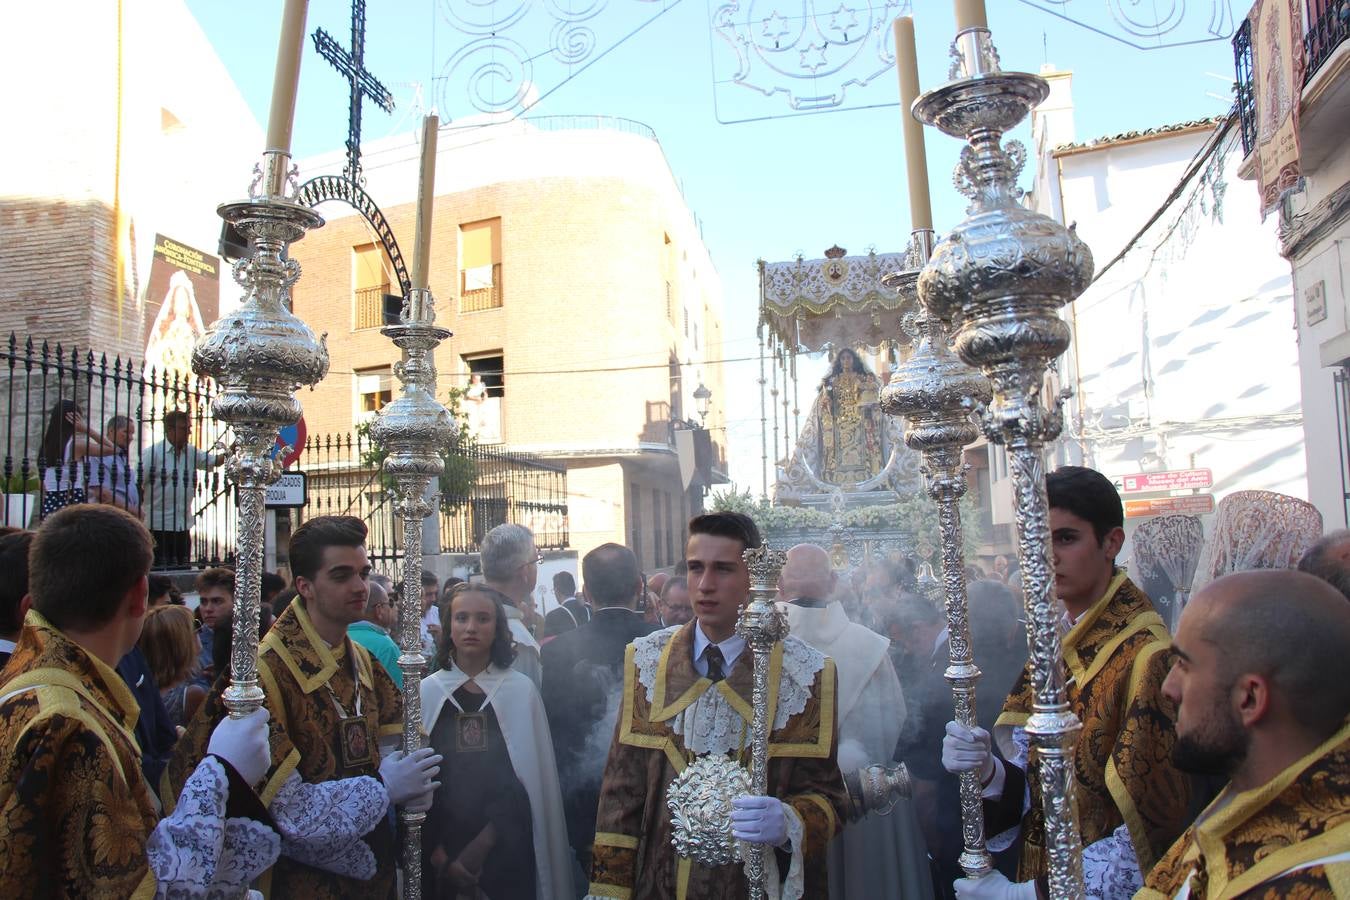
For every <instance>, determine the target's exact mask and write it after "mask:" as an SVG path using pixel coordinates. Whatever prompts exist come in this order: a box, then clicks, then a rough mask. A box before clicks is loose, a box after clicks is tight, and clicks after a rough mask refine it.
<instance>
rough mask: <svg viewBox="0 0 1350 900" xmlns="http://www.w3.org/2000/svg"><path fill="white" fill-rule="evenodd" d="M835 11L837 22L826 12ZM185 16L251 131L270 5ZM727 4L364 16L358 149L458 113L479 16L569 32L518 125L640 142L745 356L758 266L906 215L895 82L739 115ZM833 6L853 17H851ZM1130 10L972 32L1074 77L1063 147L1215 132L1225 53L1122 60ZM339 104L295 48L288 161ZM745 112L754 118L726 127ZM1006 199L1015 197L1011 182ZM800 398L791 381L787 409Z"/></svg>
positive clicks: (935, 22)
mask: <svg viewBox="0 0 1350 900" xmlns="http://www.w3.org/2000/svg"><path fill="white" fill-rule="evenodd" d="M1233 2H1235V3H1236V4H1237V7H1236V9H1235V10H1234V7H1233V6H1232V4H1231V3H1230V2H1229V0H1210V2H1209V3H1201V2H1195V3H1192V4H1185V3H1184V2H1182V0H1154V2H1152V3H1144V4H1142V8H1144V9H1148V8H1150V7H1151V8H1152V9H1153V10H1155V11H1156V10H1157V9H1158V8H1159V7H1160V6H1161V7H1165V8H1167V9H1171V10H1186V12H1185V13H1178V15H1181V16H1184V17H1185V21H1183V22H1182V23H1181V27H1180V28H1179V29H1178V32H1177V33H1178V34H1184V36H1187V37H1194V36H1198V37H1203V36H1204V35H1203V30H1204V29H1203V25H1204V24H1205V22H1207V21H1208V16H1209V15H1210V14H1213V13H1216V12H1222V11H1228V12H1230V13H1231V12H1233V11H1235V12H1236V13H1237V14H1238V15H1244V14H1245V13H1246V2H1245V0H1233ZM836 3H838V7H842V9H837V10H836ZM187 5H188V8H189V9H190V10H191V11H192V13H193V15H194V16H195V17H196V18H197V20H198V22H199V23H200V25H201V27H202V29H203V31H204V32H205V34H206V35H207V37H208V39H209V40H210V41H211V43H212V45H213V46H214V47H215V49H216V51H217V53H218V55H219V56H220V58H221V60H222V61H223V63H224V64H225V66H226V68H227V70H228V71H229V72H230V74H231V76H232V77H233V78H234V80H235V82H236V84H237V85H238V88H239V90H240V92H241V93H242V95H243V96H244V99H245V100H246V102H247V103H248V105H249V107H250V108H251V109H252V110H253V113H254V115H255V117H256V118H257V119H258V121H259V123H260V124H261V123H265V122H266V119H267V112H268V104H269V99H270V94H271V83H272V71H273V62H274V59H275V48H276V40H277V33H278V31H279V29H280V19H281V5H282V4H281V2H280V0H234V2H226V0H187ZM736 5H737V4H735V3H726V2H721V3H719V2H718V0H372V2H370V3H369V6H368V12H367V25H366V57H365V63H366V66H367V68H368V69H370V70H371V71H372V72H373V73H374V74H375V75H376V76H377V77H378V78H379V79H380V80H381V81H382V82H383V83H384V84H385V86H386V87H388V88H389V89H390V90H391V92H392V93H393V95H394V99H395V104H396V107H395V111H394V113H393V114H392V115H390V114H386V113H385V112H383V111H381V110H379V109H377V108H376V107H374V105H372V104H369V103H367V104H366V105H365V108H364V113H363V117H364V130H363V135H364V137H365V139H366V140H372V139H378V138H382V137H386V136H388V135H390V134H393V133H397V132H408V131H412V130H413V129H414V128H415V127H417V123H418V121H419V119H420V116H421V115H422V114H423V113H424V112H426V111H428V110H429V109H430V108H432V107H435V108H436V111H437V112H438V113H439V114H440V115H441V118H442V121H445V120H446V119H450V120H451V121H454V120H455V119H458V118H463V117H466V116H468V115H470V114H471V113H473V112H475V110H473V109H472V108H471V107H470V106H469V105H468V104H467V102H465V100H464V99H463V98H464V96H465V94H464V88H465V87H466V86H467V85H469V83H470V81H469V76H470V75H471V74H472V73H473V72H475V71H476V68H475V67H476V65H477V63H478V62H480V61H482V60H481V59H478V58H474V52H475V50H476V49H477V48H478V47H479V46H481V44H482V43H483V42H485V41H486V40H487V38H488V36H489V35H488V33H487V32H488V28H487V27H486V26H484V27H481V28H480V27H476V26H477V25H479V24H482V23H484V22H486V21H487V19H488V18H495V19H497V20H499V23H500V24H499V26H497V27H495V28H494V29H493V30H495V31H498V32H500V34H502V35H504V36H509V37H510V38H511V39H512V40H514V41H517V42H518V43H519V44H520V45H521V47H522V49H524V48H526V47H535V46H538V45H540V44H542V43H543V42H544V41H545V40H546V39H547V32H548V30H549V28H550V27H554V28H557V27H564V26H565V25H566V23H572V24H573V25H574V26H576V27H577V32H576V34H575V35H574V37H573V39H572V40H570V41H569V42H565V46H567V47H569V48H571V49H572V50H573V51H575V52H576V53H577V55H578V56H579V57H584V59H585V60H586V61H587V62H589V65H586V66H585V67H584V68H582V67H581V66H579V65H574V66H571V67H570V68H569V67H568V66H565V65H562V64H558V63H556V62H555V63H552V64H550V60H549V59H547V58H541V60H540V61H539V64H538V65H537V67H536V68H535V77H536V81H537V82H538V84H537V85H536V91H537V94H536V95H542V99H540V100H538V102H537V103H536V104H535V105H534V106H533V107H532V108H531V109H530V110H529V112H528V113H527V115H530V116H538V115H572V114H582V115H608V116H616V117H621V118H629V119H634V120H636V121H639V122H642V123H645V124H646V125H648V126H650V127H651V128H652V129H654V130H655V132H656V135H657V138H658V140H659V141H660V142H661V145H662V147H663V149H664V151H665V154H666V157H667V159H668V161H669V163H670V165H671V168H672V170H673V172H674V174H675V177H676V178H677V180H678V181H679V182H680V184H681V187H682V190H683V192H684V196H685V198H686V201H687V202H688V203H689V205H690V207H691V209H692V211H693V212H694V214H695V216H696V217H697V220H698V221H699V223H700V224H701V228H702V233H703V239H704V242H705V243H706V244H707V246H708V248H709V250H710V252H711V254H712V258H713V261H714V264H715V265H716V267H717V269H718V272H719V274H720V276H721V279H722V283H723V296H724V320H725V321H724V328H723V334H724V335H725V345H724V346H723V348H722V356H723V357H725V358H727V359H731V360H734V359H738V358H742V357H751V356H754V355H755V354H756V352H757V342H756V338H755V325H756V320H757V303H758V283H757V282H758V277H757V270H756V260H757V259H761V258H763V259H766V260H769V261H776V260H788V259H792V258H793V257H795V256H796V255H797V254H799V253H800V254H803V255H805V256H806V257H808V258H812V257H819V256H821V255H823V251H824V250H825V249H826V248H827V247H830V246H832V245H836V244H837V245H839V246H841V247H844V248H846V249H847V250H848V252H849V253H850V254H861V253H865V252H867V250H868V249H870V248H875V249H876V250H877V251H878V252H894V251H899V250H902V249H903V247H904V245H905V244H906V242H907V241H908V237H909V222H908V216H909V211H908V194H907V190H906V187H905V176H904V155H903V151H902V147H901V137H900V110H899V105H898V103H897V95H898V88H897V86H896V79H895V77H894V75H893V74H891V73H889V72H887V73H885V74H883V75H880V76H878V77H876V78H875V79H874V80H873V81H872V82H871V83H870V84H869V85H868V87H867V89H866V90H865V91H857V92H855V93H854V94H853V97H854V98H856V99H855V100H854V101H853V102H856V103H858V104H860V105H867V106H871V107H872V108H859V109H850V110H844V111H836V112H828V113H816V114H791V112H790V110H788V109H787V107H786V105H785V104H782V103H777V104H776V105H775V103H774V102H768V101H759V100H754V98H752V102H749V103H748V105H747V104H746V103H743V102H742V101H743V99H744V96H745V95H746V93H747V92H746V90H745V89H744V88H743V87H741V86H740V85H734V84H728V83H727V73H728V72H729V71H730V69H729V64H728V60H729V59H730V57H729V55H728V49H727V48H728V45H727V44H726V43H725V42H723V40H722V39H721V37H719V36H717V35H715V34H714V33H713V25H712V23H713V21H714V15H715V13H716V12H717V10H718V9H719V8H722V7H731V6H736ZM741 5H743V6H746V7H750V8H751V9H752V10H753V15H754V16H756V17H759V16H768V15H770V14H772V13H773V12H775V11H777V10H781V11H782V13H783V14H784V15H785V16H786V17H787V18H788V19H789V20H791V19H793V18H794V17H799V16H800V14H801V10H803V9H808V8H811V7H812V6H814V7H817V8H818V9H817V11H818V12H822V13H825V17H824V20H825V21H828V22H831V23H835V24H839V25H841V27H842V26H847V25H848V23H849V22H851V21H853V20H856V19H857V18H858V17H859V16H861V18H862V19H863V20H865V19H866V17H867V13H868V7H869V4H867V3H864V2H861V0H846V2H841V0H830V2H828V3H818V4H811V3H809V2H802V3H795V4H794V3H788V2H782V0H779V2H776V3H775V2H772V0H771V2H754V3H747V4H741ZM850 5H851V6H852V7H856V8H857V9H855V10H853V11H850V10H849V6H850ZM896 5H897V0H889V2H888V0H880V2H875V3H871V4H870V6H871V7H874V8H876V10H877V14H878V15H883V14H885V15H886V17H887V18H889V14H890V13H893V11H894V7H896ZM913 6H914V16H915V29H916V32H917V35H918V44H919V75H920V81H921V83H922V84H923V85H924V86H925V87H932V86H935V85H937V84H939V83H941V82H942V81H944V80H945V79H946V72H947V49H948V44H949V42H950V39H951V36H952V34H953V33H954V31H955V28H954V23H953V18H952V7H951V4H950V3H949V2H947V0H914V2H913ZM1188 6H1189V7H1190V9H1189V10H1187V7H1188ZM888 7H889V8H888ZM1046 8H1049V10H1052V11H1047V9H1046ZM1140 9H1141V5H1140V3H1139V2H1138V0H988V13H989V24H990V28H991V30H992V31H993V35H994V41H995V43H996V45H997V47H998V50H999V53H1000V57H1001V60H1002V65H1003V68H1004V69H1005V70H1018V71H1030V72H1036V71H1038V70H1039V69H1040V68H1041V66H1042V65H1043V64H1045V63H1051V64H1053V65H1054V66H1056V67H1057V68H1058V69H1059V70H1061V71H1063V70H1071V71H1073V73H1074V82H1073V94H1074V103H1075V126H1076V138H1077V139H1078V140H1089V139H1091V138H1094V137H1100V136H1103V135H1109V134H1115V133H1118V132H1122V131H1130V130H1135V129H1144V128H1151V127H1155V126H1159V125H1166V124H1172V123H1175V122H1181V121H1186V120H1191V119H1198V118H1204V117H1209V116H1215V115H1221V114H1223V113H1225V112H1226V111H1227V109H1228V107H1229V105H1230V103H1231V101H1230V99H1229V97H1230V94H1231V84H1232V79H1233V57H1232V48H1231V45H1230V44H1229V42H1228V41H1227V40H1215V41H1208V42H1202V43H1193V44H1189V45H1187V46H1180V47H1172V48H1164V49H1149V50H1141V49H1137V48H1135V47H1131V46H1127V45H1126V44H1125V43H1123V42H1122V41H1120V40H1116V39H1112V37H1110V36H1107V35H1109V34H1115V35H1117V36H1122V37H1131V35H1130V31H1131V30H1133V29H1134V28H1135V26H1136V25H1137V23H1135V22H1132V21H1131V20H1130V19H1129V18H1128V17H1126V16H1127V14H1128V15H1133V16H1137V15H1138V14H1139V11H1140ZM826 10H836V14H835V15H833V16H831V15H830V14H829V13H828V12H826ZM1054 11H1058V13H1059V14H1058V15H1057V14H1055V12H1054ZM1065 15H1073V16H1075V17H1077V18H1079V19H1080V20H1082V21H1086V22H1088V23H1089V24H1091V25H1093V27H1095V28H1097V29H1098V30H1097V31H1094V30H1092V29H1090V28H1087V27H1083V26H1082V25H1079V24H1075V23H1074V22H1071V21H1068V20H1066V19H1065V18H1064V16H1065ZM644 23H645V24H644ZM583 26H584V27H583ZM318 27H321V28H324V29H325V30H327V31H328V32H329V33H330V34H332V36H333V37H334V38H335V39H336V40H337V42H338V43H339V44H340V45H342V46H343V47H347V46H348V44H349V42H350V5H349V3H348V2H347V0H311V3H310V11H309V22H308V31H310V32H312V31H313V30H314V29H315V28H318ZM1101 31H1105V32H1107V35H1104V34H1102V33H1099V32H1101ZM475 32H477V33H475ZM1131 39H1132V40H1134V41H1135V42H1136V43H1137V42H1139V41H1138V38H1137V37H1131ZM587 41H593V44H587V43H586V42H587ZM527 52H528V51H527ZM794 52H795V51H794ZM798 58H800V57H798ZM461 61H462V63H461ZM826 71H828V69H827V70H826ZM569 72H570V75H571V77H568V75H569ZM473 84H476V85H477V86H478V88H479V89H480V91H481V92H482V95H483V96H486V97H488V98H489V99H493V98H494V97H495V98H501V97H505V96H507V95H509V94H510V92H513V91H515V90H517V89H518V88H519V87H520V86H519V84H513V85H507V84H504V83H502V82H501V81H500V80H498V81H495V82H494V81H493V80H492V79H491V78H489V79H487V80H484V81H479V82H474V83H473ZM419 86H420V88H419ZM419 97H420V103H419ZM347 106H348V100H347V82H346V81H345V79H343V78H342V77H341V76H339V75H338V73H337V72H336V71H334V70H333V69H332V68H331V67H330V66H329V65H328V64H327V63H326V62H325V61H323V60H322V59H320V58H319V57H318V56H317V55H316V54H315V52H314V50H313V48H312V45H310V44H308V43H307V45H306V50H305V56H304V60H303V64H302V69H301V79H300V89H299V99H298V110H297V114H296V123H295V133H294V144H293V152H294V154H295V155H296V156H297V157H300V158H304V157H307V156H312V155H315V154H319V153H324V152H328V151H332V150H334V149H338V148H341V146H342V144H343V141H344V140H345V139H346V132H347ZM752 115H754V116H760V117H763V118H761V119H760V120H759V121H743V122H734V123H728V120H730V119H735V118H749V117H750V116H752ZM1025 132H1026V129H1025V127H1023V129H1021V130H1020V132H1015V133H1014V134H1013V135H1012V136H1013V137H1019V136H1020V137H1022V138H1023V139H1025V138H1026V133H1025ZM927 135H928V137H927V148H928V164H929V181H930V184H931V186H932V196H933V214H934V222H935V227H936V228H937V230H938V231H939V232H940V233H941V232H943V231H944V230H946V229H947V228H949V227H950V226H951V225H953V224H955V223H956V222H958V221H959V220H960V219H961V218H962V217H963V215H964V206H965V201H964V198H962V197H960V196H959V195H958V194H957V193H956V192H955V190H954V189H952V188H951V186H950V185H951V180H950V172H951V170H952V167H953V166H954V165H955V163H956V160H957V155H958V153H959V151H960V147H961V145H960V143H958V142H957V141H956V140H954V139H951V138H948V137H946V136H945V135H942V134H940V133H938V132H936V131H935V130H933V129H928V130H927ZM302 174H303V173H302ZM1022 184H1023V186H1024V187H1027V186H1029V184H1030V173H1025V174H1024V175H1023V178H1022ZM1163 199H1164V198H1163V197H1161V196H1160V197H1159V198H1158V202H1159V204H1161V202H1162V200H1163ZM376 200H377V202H378V200H379V198H376ZM1141 224H1142V223H1141ZM616 251H617V252H622V248H616ZM589 362H591V363H593V364H594V365H596V366H601V367H603V366H607V365H613V362H612V361H610V362H607V361H606V360H601V359H591V360H589ZM634 362H642V363H646V362H649V361H645V360H644V361H634V360H632V359H631V358H628V359H625V360H624V361H623V364H629V363H634ZM650 362H654V363H662V364H663V363H664V360H653V361H650ZM725 365H726V370H725V372H724V379H725V382H724V383H725V385H726V388H727V393H728V394H730V395H731V396H729V397H727V398H716V397H714V398H713V401H712V402H713V404H714V405H720V404H722V403H725V404H726V405H725V407H724V409H725V414H726V418H727V431H728V433H727V444H728V450H729V455H730V467H731V475H732V478H733V481H734V482H736V483H737V484H738V486H740V487H748V488H750V489H751V490H753V491H754V493H756V494H758V493H759V491H760V487H761V485H760V470H761V466H760V428H759V416H760V411H759V399H758V396H759V392H758V390H757V388H758V385H757V384H756V380H757V379H758V364H757V362H753V361H750V362H728V363H726V364H725ZM802 371H803V372H804V373H805V372H808V371H810V372H816V371H820V364H819V363H818V364H817V365H816V366H815V367H812V366H809V365H803V367H802ZM507 377H508V378H509V372H508V374H507ZM562 389H565V388H562ZM812 390H813V387H812V385H811V384H810V383H808V382H807V381H805V380H803V381H802V385H801V391H802V406H803V407H805V406H806V405H807V398H808V397H809V396H810V394H811V392H812Z"/></svg>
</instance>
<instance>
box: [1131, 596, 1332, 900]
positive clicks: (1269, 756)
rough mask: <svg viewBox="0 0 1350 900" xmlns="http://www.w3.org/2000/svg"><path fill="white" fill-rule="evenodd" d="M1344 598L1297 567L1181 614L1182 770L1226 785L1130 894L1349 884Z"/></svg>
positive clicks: (1281, 892)
mask: <svg viewBox="0 0 1350 900" xmlns="http://www.w3.org/2000/svg"><path fill="white" fill-rule="evenodd" d="M1347 648H1350V604H1347V603H1346V602H1345V597H1343V596H1342V595H1341V594H1340V593H1339V592H1337V591H1336V590H1335V589H1334V588H1332V587H1331V586H1330V585H1328V584H1327V583H1326V582H1324V581H1322V580H1321V579H1319V578H1315V577H1313V576H1312V575H1308V574H1305V573H1302V572H1290V571H1282V570H1266V571H1253V572H1239V573H1236V574H1233V575H1229V576H1227V577H1224V578H1220V579H1218V580H1216V581H1213V582H1211V583H1210V584H1208V585H1206V586H1205V588H1204V589H1202V590H1201V591H1199V592H1198V593H1196V595H1195V596H1194V597H1193V598H1191V602H1190V605H1188V606H1187V607H1186V610H1185V612H1184V613H1182V616H1181V624H1180V626H1179V627H1178V629H1177V634H1176V640H1175V643H1174V647H1173V650H1174V658H1175V661H1174V663H1173V665H1172V669H1171V671H1170V672H1169V673H1168V675H1167V680H1166V681H1165V682H1164V684H1163V691H1164V693H1166V694H1167V696H1168V697H1169V698H1171V699H1172V700H1173V701H1174V702H1175V703H1177V704H1178V707H1179V709H1178V713H1177V725H1176V733H1177V741H1176V746H1175V750H1174V757H1175V761H1176V764H1177V766H1178V767H1179V768H1181V769H1183V770H1185V771H1190V772H1196V773H1205V774H1218V775H1223V776H1227V777H1228V778H1229V779H1230V781H1229V783H1228V786H1227V787H1226V788H1224V790H1223V791H1222V792H1221V793H1220V794H1219V796H1218V798H1217V799H1215V801H1214V802H1213V803H1211V804H1210V805H1209V807H1208V808H1206V809H1205V811H1204V812H1202V813H1201V814H1200V817H1199V818H1198V819H1196V821H1195V824H1193V825H1192V826H1191V827H1190V828H1189V829H1188V830H1187V831H1186V833H1185V834H1183V835H1182V836H1181V838H1180V840H1178V841H1177V842H1176V843H1175V844H1173V845H1172V848H1171V849H1170V850H1169V851H1168V852H1167V853H1166V855H1164V856H1163V858H1162V859H1161V860H1160V861H1159V862H1158V864H1157V866H1155V867H1154V868H1153V871H1152V872H1150V873H1149V875H1148V880H1147V882H1146V883H1145V886H1144V889H1143V890H1142V891H1141V892H1140V893H1139V895H1138V896H1139V897H1141V898H1148V900H1158V898H1173V897H1189V898H1191V900H1209V898H1217V897H1220V896H1222V897H1243V898H1271V900H1274V898H1279V897H1310V898H1311V897H1343V896H1345V895H1346V894H1345V889H1346V886H1347V885H1350V722H1347V715H1350V657H1347V653H1346V651H1347Z"/></svg>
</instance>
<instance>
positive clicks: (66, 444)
mask: <svg viewBox="0 0 1350 900" xmlns="http://www.w3.org/2000/svg"><path fill="white" fill-rule="evenodd" d="M117 453H118V449H117V447H116V446H114V444H113V443H112V441H110V440H107V439H106V438H104V437H103V435H101V434H99V433H98V432H97V431H95V430H93V429H91V428H90V427H89V426H88V425H87V424H85V421H84V411H83V410H81V409H80V406H79V404H78V403H76V402H75V401H74V400H58V401H56V405H55V406H53V407H52V411H51V414H50V415H49V416H48V417H47V429H46V431H44V432H43V434H42V444H41V446H40V447H39V449H38V469H39V470H40V471H42V516H43V518H46V517H47V516H49V515H51V514H52V513H54V512H56V511H57V510H58V509H61V508H62V507H64V506H69V505H71V504H72V503H83V502H84V501H85V499H86V497H85V467H86V466H85V462H84V460H85V457H97V456H115V455H117Z"/></svg>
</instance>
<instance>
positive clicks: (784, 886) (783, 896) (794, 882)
mask: <svg viewBox="0 0 1350 900" xmlns="http://www.w3.org/2000/svg"><path fill="white" fill-rule="evenodd" d="M780 802H781V801H780ZM783 815H784V816H785V817H786V818H787V833H788V839H787V846H786V847H783V848H780V849H784V850H786V851H787V852H788V853H789V854H791V856H792V862H791V863H790V864H789V865H788V873H787V878H785V879H782V883H781V884H780V883H779V882H780V879H779V877H778V856H777V854H775V853H774V852H773V848H772V847H765V848H764V887H765V893H766V894H768V900H801V896H802V894H803V893H805V891H806V867H805V861H804V859H803V857H802V844H803V843H805V841H806V826H805V825H803V824H802V817H801V816H799V815H797V811H796V810H795V809H793V808H792V807H791V806H790V805H788V804H786V803H784V804H783Z"/></svg>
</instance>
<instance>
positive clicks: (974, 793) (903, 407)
mask: <svg viewBox="0 0 1350 900" xmlns="http://www.w3.org/2000/svg"><path fill="white" fill-rule="evenodd" d="M928 234H929V235H931V232H929V233H928ZM931 248H932V243H931V238H930V239H929V240H928V241H924V240H922V239H921V234H920V233H915V236H914V241H913V244H912V246H911V252H912V254H913V258H912V262H913V263H915V265H916V268H917V267H918V266H922V265H924V264H926V263H927V262H928V258H929V255H930V253H931ZM911 274H913V273H905V272H901V273H897V274H896V275H894V276H888V277H887V278H886V279H884V281H883V283H885V284H887V286H890V287H896V288H898V289H899V290H901V291H904V290H906V289H908V290H910V291H912V290H914V284H915V280H916V279H914V278H911V277H909V275H911ZM918 328H919V331H918V334H916V335H915V337H916V338H920V340H919V341H918V346H917V348H916V349H915V351H914V354H913V355H912V356H911V357H910V358H909V359H908V360H906V361H905V363H904V365H902V366H900V368H898V369H897V370H896V372H895V374H893V375H892V376H891V381H890V384H889V385H888V386H887V387H886V388H885V389H883V390H882V392H881V408H882V410H884V411H885V412H886V413H888V414H889V415H892V416H904V417H905V421H906V429H905V443H906V444H908V445H909V447H910V449H912V450H915V451H918V452H920V453H922V454H923V475H924V482H925V485H926V486H927V488H928V494H929V496H930V497H932V498H933V502H934V503H936V504H937V508H938V523H939V528H940V530H941V535H942V585H943V605H944V606H945V608H946V613H947V631H948V634H949V636H950V639H949V647H950V653H951V655H950V661H949V664H948V666H947V670H946V672H945V673H944V677H945V678H946V679H947V681H948V683H950V684H951V686H952V700H953V705H954V706H955V714H956V721H958V722H960V723H961V724H962V725H964V726H966V727H967V728H976V727H978V721H977V719H976V715H975V712H976V710H975V686H976V684H977V683H978V682H979V680H980V670H979V668H978V667H977V666H976V665H975V659H974V654H973V653H972V650H971V640H970V617H969V607H968V605H967V602H966V556H965V547H964V543H963V537H962V529H961V508H960V501H961V498H962V497H963V496H965V493H966V476H965V470H966V466H965V464H964V459H963V455H964V453H965V448H966V446H967V445H969V444H970V443H972V442H973V441H974V440H975V439H976V438H977V437H979V436H980V432H979V428H978V427H977V426H976V425H975V422H974V420H973V418H972V417H971V413H972V412H974V411H975V409H976V408H977V407H983V406H985V405H987V404H988V403H989V400H990V396H991V392H990V388H989V381H988V379H986V378H985V377H984V376H983V375H981V374H980V373H979V372H977V371H975V370H974V369H972V368H971V367H970V366H967V365H966V364H965V363H963V362H961V360H959V359H957V357H956V355H955V354H954V353H952V351H951V348H950V347H949V346H948V338H947V324H946V323H944V322H943V321H942V319H940V318H939V317H938V316H936V315H934V314H931V313H925V314H924V315H922V316H921V317H920V320H919V323H918ZM960 796H961V837H962V845H963V849H962V852H961V857H960V860H959V862H960V865H961V868H962V869H964V870H965V873H966V874H967V875H968V876H970V877H972V878H975V877H979V876H981V875H986V874H988V873H989V872H990V871H991V870H992V869H993V860H992V859H991V857H990V855H989V851H988V849H986V847H985V837H984V805H983V801H982V800H981V799H980V776H979V773H977V772H973V771H971V772H962V773H961V775H960Z"/></svg>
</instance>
